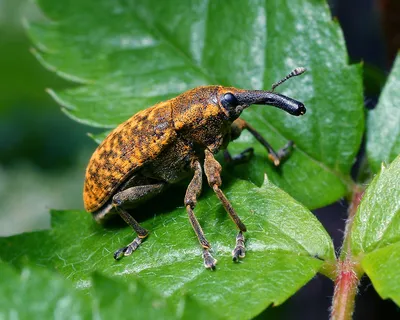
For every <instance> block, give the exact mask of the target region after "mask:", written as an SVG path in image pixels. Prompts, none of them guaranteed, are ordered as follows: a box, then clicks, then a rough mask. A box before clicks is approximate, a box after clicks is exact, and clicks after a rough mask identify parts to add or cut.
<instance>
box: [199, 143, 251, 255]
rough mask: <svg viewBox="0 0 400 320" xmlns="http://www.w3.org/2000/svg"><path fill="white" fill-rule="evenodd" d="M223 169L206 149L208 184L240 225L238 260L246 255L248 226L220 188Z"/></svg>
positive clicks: (236, 223)
mask: <svg viewBox="0 0 400 320" xmlns="http://www.w3.org/2000/svg"><path fill="white" fill-rule="evenodd" d="M221 170H222V167H221V165H220V164H219V163H218V161H217V160H215V158H214V155H213V154H212V152H211V151H209V150H207V149H206V150H205V160H204V171H205V174H206V176H207V181H208V184H209V185H210V187H211V188H213V190H214V192H215V194H216V195H217V197H218V199H219V200H220V201H221V202H222V205H223V206H224V208H225V210H226V212H228V214H229V216H230V217H231V219H232V221H233V222H234V223H235V225H236V226H237V227H238V229H239V230H240V231H239V234H238V235H237V237H236V246H235V248H234V249H233V251H232V257H233V261H238V260H239V258H244V256H245V247H244V236H243V232H246V226H245V225H244V223H243V222H242V220H240V218H239V216H238V215H237V214H236V212H235V210H234V209H233V207H232V205H231V203H230V202H229V200H228V199H227V198H226V196H225V194H224V193H223V192H222V190H221V189H220V188H219V187H220V186H221V184H222V180H221Z"/></svg>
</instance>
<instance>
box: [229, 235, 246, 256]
mask: <svg viewBox="0 0 400 320" xmlns="http://www.w3.org/2000/svg"><path fill="white" fill-rule="evenodd" d="M245 255H246V249H245V247H244V236H243V233H242V231H239V233H238V235H237V236H236V247H235V249H233V251H232V260H233V261H235V262H238V261H239V258H240V259H243V258H244V257H245Z"/></svg>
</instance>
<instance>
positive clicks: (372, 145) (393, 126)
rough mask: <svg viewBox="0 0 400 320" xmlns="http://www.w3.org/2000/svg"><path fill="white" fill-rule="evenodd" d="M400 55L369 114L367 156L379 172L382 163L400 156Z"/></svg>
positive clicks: (373, 168)
mask: <svg viewBox="0 0 400 320" xmlns="http://www.w3.org/2000/svg"><path fill="white" fill-rule="evenodd" d="M399 88H400V55H397V59H396V61H395V63H394V66H393V69H392V72H391V73H390V76H389V78H388V79H387V83H386V85H385V88H384V89H383V91H382V93H381V96H380V98H379V103H378V105H377V106H376V108H375V109H374V110H372V111H370V112H369V114H368V126H367V154H368V160H369V165H370V166H371V168H372V170H373V171H374V172H378V171H379V169H380V166H381V163H382V162H387V163H390V162H391V161H393V159H394V158H395V157H396V156H397V155H398V154H400V92H399Z"/></svg>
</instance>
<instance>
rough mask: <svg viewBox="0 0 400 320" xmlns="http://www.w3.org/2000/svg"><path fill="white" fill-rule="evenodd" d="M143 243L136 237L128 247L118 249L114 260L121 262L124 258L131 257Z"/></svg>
mask: <svg viewBox="0 0 400 320" xmlns="http://www.w3.org/2000/svg"><path fill="white" fill-rule="evenodd" d="M141 243H142V238H139V237H136V238H135V239H134V240H133V241H132V242H131V243H130V244H128V245H127V246H126V247H123V248H121V249H118V250H117V251H115V253H114V259H115V260H119V259H121V258H122V257H123V256H129V255H131V254H132V252H133V251H135V250H136V249H137V248H138V247H139V245H140V244H141Z"/></svg>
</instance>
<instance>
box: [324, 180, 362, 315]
mask: <svg viewBox="0 0 400 320" xmlns="http://www.w3.org/2000/svg"><path fill="white" fill-rule="evenodd" d="M363 193H364V189H363V188H362V187H360V186H358V185H355V186H354V188H353V193H352V199H351V203H350V206H349V209H348V219H347V221H346V229H345V233H344V239H343V246H342V248H341V253H340V257H339V258H338V260H337V267H336V279H335V291H334V294H333V301H332V308H331V320H349V319H351V318H352V315H353V312H354V300H355V296H356V294H357V287H358V284H359V279H360V277H361V275H362V272H361V267H360V265H359V263H358V262H356V261H353V259H352V255H351V247H350V235H351V227H352V225H353V220H354V217H355V214H356V212H357V208H358V205H359V204H360V201H361V198H362V195H363Z"/></svg>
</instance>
